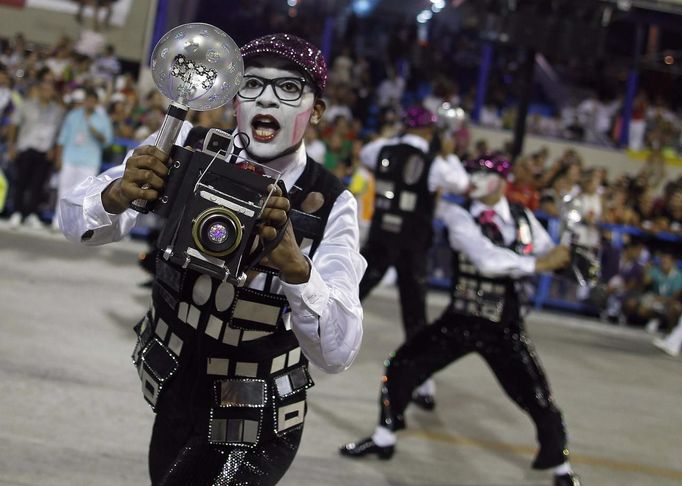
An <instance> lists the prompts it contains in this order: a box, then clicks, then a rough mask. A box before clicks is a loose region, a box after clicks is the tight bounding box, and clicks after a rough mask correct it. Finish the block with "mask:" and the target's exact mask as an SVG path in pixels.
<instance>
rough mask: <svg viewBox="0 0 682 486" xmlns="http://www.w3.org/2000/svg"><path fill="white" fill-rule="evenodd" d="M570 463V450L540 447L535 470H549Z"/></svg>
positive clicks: (534, 464)
mask: <svg viewBox="0 0 682 486" xmlns="http://www.w3.org/2000/svg"><path fill="white" fill-rule="evenodd" d="M566 461H568V449H558V448H557V447H540V450H539V451H538V454H537V456H535V460H534V461H533V469H549V468H550V467H556V466H558V465H559V464H563V463H564V462H566Z"/></svg>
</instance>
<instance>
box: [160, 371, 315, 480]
mask: <svg viewBox="0 0 682 486" xmlns="http://www.w3.org/2000/svg"><path fill="white" fill-rule="evenodd" d="M204 362H205V360H204ZM183 365H187V363H186V362H183V363H182V364H181V365H180V368H179V369H178V371H177V374H176V375H175V376H173V377H172V378H171V380H170V382H169V383H168V384H167V385H166V387H165V388H164V390H163V391H162V396H161V397H160V400H161V402H160V403H159V406H158V408H157V414H156V419H155V420H154V428H153V430H152V438H151V441H150V444H149V475H150V477H151V481H152V486H213V485H221V486H227V485H232V484H239V485H243V484H249V485H257V486H269V485H275V484H277V482H278V481H279V480H280V479H281V478H282V476H284V474H285V473H286V471H287V469H289V466H290V465H291V463H292V462H293V460H294V457H295V456H296V451H297V450H298V446H299V443H300V441H301V436H302V434H303V430H302V429H298V430H293V431H291V432H289V433H287V434H286V435H285V436H283V437H273V434H272V433H271V432H269V431H272V427H273V418H272V417H273V412H272V409H269V408H267V409H265V410H264V419H263V429H264V430H263V436H265V437H269V439H267V440H261V444H260V445H259V446H258V447H256V448H254V449H247V448H245V447H234V446H232V447H229V446H215V445H212V444H210V443H209V442H208V420H209V416H208V407H207V406H206V405H205V401H204V400H203V399H202V398H200V393H198V392H199V391H200V390H201V389H205V383H202V381H203V379H205V378H206V375H205V373H204V374H203V375H197V368H196V367H195V366H194V363H190V364H189V365H188V366H183ZM204 366H205V365H204ZM197 376H202V378H199V379H196V377H197Z"/></svg>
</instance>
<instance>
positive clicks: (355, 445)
mask: <svg viewBox="0 0 682 486" xmlns="http://www.w3.org/2000/svg"><path fill="white" fill-rule="evenodd" d="M339 452H340V453H341V455H342V456H346V457H364V456H366V455H368V454H376V455H377V456H379V459H383V460H388V459H390V458H391V457H393V453H394V452H395V446H392V445H391V446H385V447H382V446H378V445H376V444H375V443H374V441H373V440H372V438H371V437H367V438H366V439H362V440H361V441H359V442H351V443H349V444H346V445H345V446H343V447H342V448H341V449H339Z"/></svg>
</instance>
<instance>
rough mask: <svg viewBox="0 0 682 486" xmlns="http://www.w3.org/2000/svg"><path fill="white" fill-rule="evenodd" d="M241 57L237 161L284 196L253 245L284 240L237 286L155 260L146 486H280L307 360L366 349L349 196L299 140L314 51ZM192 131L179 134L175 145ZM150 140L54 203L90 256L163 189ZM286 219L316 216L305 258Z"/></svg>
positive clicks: (144, 334) (314, 89)
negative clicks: (294, 214)
mask: <svg viewBox="0 0 682 486" xmlns="http://www.w3.org/2000/svg"><path fill="white" fill-rule="evenodd" d="M241 53H242V56H243V59H244V64H245V72H244V81H243V83H242V87H241V89H240V91H239V93H238V94H237V96H236V97H235V100H234V101H235V108H236V113H237V127H238V128H237V130H238V131H240V132H243V133H245V134H246V135H247V136H248V138H249V140H250V143H249V144H248V146H247V147H246V148H245V149H243V150H242V149H239V150H241V155H242V156H245V157H247V158H249V159H251V160H255V161H257V162H259V163H262V164H266V165H268V166H270V167H273V168H274V169H276V170H278V171H280V172H282V180H283V181H284V183H285V185H286V188H287V189H288V191H289V197H288V198H286V197H282V196H281V193H280V192H279V188H277V190H276V193H275V195H274V196H273V197H271V198H270V199H269V202H268V204H267V207H266V209H265V211H264V213H263V215H262V222H261V224H260V225H259V230H258V231H259V236H260V237H261V238H262V239H264V240H266V241H269V240H274V239H275V238H276V235H277V234H278V230H280V229H281V228H285V233H284V237H283V238H282V239H281V241H280V242H279V243H278V244H277V246H276V247H275V248H274V249H273V250H272V251H271V252H270V253H269V254H268V255H267V257H266V258H267V261H264V260H262V261H261V265H258V266H256V267H255V268H254V271H252V272H250V275H249V280H248V281H247V284H246V285H245V286H243V287H235V286H233V285H231V284H230V283H228V282H223V281H220V280H217V279H215V278H212V277H210V276H208V275H206V274H202V273H198V272H197V271H194V270H190V269H185V268H182V267H180V266H178V265H175V264H173V263H171V262H169V261H166V260H164V259H162V258H159V259H158V260H157V269H156V275H155V279H154V284H153V298H152V308H151V309H150V311H149V312H148V314H147V316H146V317H145V318H144V319H143V320H142V321H141V322H140V323H139V324H138V326H137V328H136V330H137V332H138V347H137V349H136V350H135V352H134V358H135V361H136V362H137V363H139V364H140V367H139V369H138V372H139V374H140V377H141V379H142V388H143V393H144V395H145V398H146V399H147V401H149V402H150V404H152V407H153V408H154V410H155V412H156V420H155V423H154V430H153V433H152V438H151V444H150V451H149V468H150V475H151V480H152V484H153V485H154V486H160V485H162V486H171V485H177V486H208V485H218V484H219V485H232V484H234V485H236V484H258V485H272V484H276V483H277V482H278V481H279V480H280V478H281V477H282V476H283V475H284V473H285V472H286V470H287V469H288V468H289V466H290V464H291V463H292V461H293V459H294V456H295V455H296V451H297V449H298V445H299V442H300V440H301V435H302V432H303V422H304V417H305V412H306V389H308V388H310V387H311V386H313V382H312V380H311V378H310V375H309V373H308V360H310V361H311V362H313V363H314V364H315V365H317V366H318V367H320V368H321V369H323V370H324V371H327V372H330V373H338V372H341V371H343V370H345V369H347V368H348V367H349V366H350V365H351V363H352V362H353V360H354V358H355V356H356V355H357V352H358V350H359V347H360V342H361V338H362V307H361V305H360V300H359V298H358V286H359V283H360V279H361V278H362V275H363V273H364V270H365V267H366V263H365V260H364V259H363V258H362V256H361V255H360V253H359V251H358V250H359V242H358V233H359V232H358V222H357V215H356V203H355V199H354V198H353V196H352V195H351V194H350V193H349V192H348V191H346V190H344V188H343V186H342V185H341V183H340V181H339V180H338V179H337V178H336V177H335V176H333V175H332V174H331V173H329V172H328V171H326V170H325V169H324V168H323V167H322V166H321V165H320V164H318V163H316V162H314V161H313V160H312V159H310V158H308V157H307V156H306V151H305V145H304V143H303V135H304V132H305V130H306V127H307V126H308V124H309V123H313V124H314V123H317V122H318V121H319V120H320V119H321V117H322V113H323V112H324V108H325V104H324V101H323V100H322V92H323V90H324V88H325V84H326V82H327V67H326V64H325V61H324V58H323V56H322V53H321V51H320V50H319V49H318V48H317V47H315V46H313V45H311V44H309V43H308V42H306V41H304V40H302V39H300V38H298V37H295V36H292V35H288V34H273V35H267V36H264V37H261V38H259V39H256V40H253V41H251V42H249V43H247V44H246V45H245V46H244V47H243V48H242V49H241ZM190 128H191V126H190V125H189V124H187V123H186V124H185V126H184V127H183V131H182V133H181V135H180V137H179V138H178V141H177V143H178V145H184V140H185V138H186V136H187V134H188V132H189V129H190ZM153 142H154V136H152V137H150V138H149V139H148V140H147V141H146V142H145V143H144V144H143V145H142V146H140V147H138V148H137V149H135V151H134V152H133V153H132V155H129V156H128V158H127V159H126V161H125V163H124V165H122V166H120V167H116V168H113V169H111V170H109V171H107V172H105V173H104V174H102V175H100V176H99V177H96V178H90V179H88V180H87V181H86V182H85V183H83V184H81V185H80V186H79V187H78V188H76V190H74V191H73V192H72V193H70V194H68V195H67V196H66V197H65V198H64V199H62V201H61V213H60V214H61V227H62V228H63V231H64V233H65V234H66V235H67V237H68V238H69V239H71V240H73V241H77V242H80V243H83V244H85V245H95V244H102V243H107V242H110V241H114V240H118V239H120V238H122V237H123V236H124V235H126V234H127V233H128V232H129V231H130V229H131V228H132V226H133V225H134V223H135V221H136V218H137V215H138V213H136V212H134V211H133V210H130V209H128V207H129V204H130V202H131V201H133V200H136V199H144V200H148V201H153V200H155V199H156V198H157V197H158V195H159V192H160V191H161V190H162V188H163V186H164V177H165V176H166V174H167V168H166V165H165V162H166V160H167V158H168V157H167V154H164V153H163V152H161V151H159V150H158V149H156V148H155V147H152V146H150V144H152V143H153ZM145 184H149V186H146V187H148V188H146V189H143V188H142V186H144V185H145ZM295 186H296V190H295V191H294V190H292V188H294V187H295ZM290 208H294V209H297V210H299V211H303V212H306V213H309V214H312V215H314V216H317V217H318V218H319V221H320V223H319V225H318V226H317V230H316V234H315V235H314V237H312V238H311V239H308V240H307V242H306V244H305V245H304V246H305V248H304V249H302V248H301V247H299V244H298V243H297V240H298V238H297V233H298V231H299V228H297V227H296V226H292V222H291V220H289V219H288V212H289V210H290ZM285 225H286V226H285ZM149 370H151V372H150V371H149Z"/></svg>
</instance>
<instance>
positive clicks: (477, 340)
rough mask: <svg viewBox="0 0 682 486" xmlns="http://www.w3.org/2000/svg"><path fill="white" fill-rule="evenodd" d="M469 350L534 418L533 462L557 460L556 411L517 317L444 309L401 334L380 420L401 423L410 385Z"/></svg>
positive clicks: (559, 422)
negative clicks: (497, 319) (497, 318)
mask: <svg viewBox="0 0 682 486" xmlns="http://www.w3.org/2000/svg"><path fill="white" fill-rule="evenodd" d="M470 352H476V353H478V354H480V355H481V356H482V357H483V359H485V361H486V362H487V363H488V366H490V369H491V370H492V371H493V373H494V374H495V377H496V378H497V380H498V381H499V383H500V385H502V388H503V389H504V391H505V392H506V393H507V395H508V396H509V398H511V399H512V400H513V401H514V402H515V403H516V404H517V405H518V406H519V407H521V408H522V409H523V410H524V411H525V412H526V413H528V414H529V415H530V417H531V419H532V420H533V422H534V423H535V427H536V430H537V438H538V441H539V443H540V446H541V454H542V459H541V460H539V459H540V455H538V458H536V462H535V464H534V467H537V468H539V469H545V468H547V467H553V466H557V465H559V464H562V463H563V462H564V461H565V460H566V458H567V455H566V454H567V453H566V430H565V427H564V423H563V419H562V416H561V412H560V411H559V409H558V408H557V407H556V406H555V404H554V400H553V398H552V393H551V391H550V389H549V384H548V382H547V378H546V377H545V373H544V371H543V369H542V366H541V365H540V362H539V360H538V358H537V356H536V354H535V351H534V348H533V344H532V343H531V341H530V339H529V338H528V337H527V336H526V335H525V334H524V333H523V330H522V329H521V328H520V324H518V323H514V324H512V325H511V326H509V325H505V324H504V323H502V324H500V323H493V322H490V321H486V320H484V319H480V318H475V317H469V316H462V315H459V314H456V313H454V312H452V311H451V310H450V309H448V310H446V311H445V312H444V313H443V315H442V316H441V317H440V318H439V319H438V320H436V321H435V322H434V323H433V324H431V325H430V326H427V327H425V328H423V329H422V330H421V331H419V333H417V334H416V335H415V336H413V337H412V338H411V339H409V340H407V341H406V342H405V344H403V345H402V346H401V347H400V348H399V349H398V351H397V352H396V354H395V356H394V357H393V358H391V360H390V361H389V364H388V366H387V368H386V381H385V385H383V387H382V393H381V398H380V407H381V416H380V423H381V424H382V425H384V426H385V427H387V428H389V429H392V430H399V429H401V428H403V427H404V416H403V413H404V411H405V408H406V407H407V405H408V404H409V402H410V398H411V396H412V391H413V390H414V388H415V387H417V386H418V385H419V384H420V383H422V382H423V381H424V380H425V379H426V378H428V377H429V376H431V375H432V374H433V373H435V372H437V371H439V370H441V369H443V368H445V367H446V366H448V365H449V364H451V363H453V362H455V361H457V360H458V359H459V358H461V357H462V356H464V355H466V354H468V353H470Z"/></svg>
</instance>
